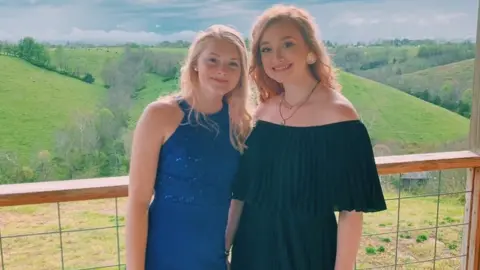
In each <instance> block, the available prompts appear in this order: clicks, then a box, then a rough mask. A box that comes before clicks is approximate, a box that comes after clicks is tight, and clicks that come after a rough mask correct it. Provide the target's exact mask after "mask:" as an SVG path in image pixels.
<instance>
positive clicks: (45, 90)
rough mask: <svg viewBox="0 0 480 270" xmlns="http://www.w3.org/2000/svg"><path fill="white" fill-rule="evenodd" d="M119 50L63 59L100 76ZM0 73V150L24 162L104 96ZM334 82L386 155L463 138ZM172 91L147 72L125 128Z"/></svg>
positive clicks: (453, 124)
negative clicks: (74, 116) (13, 153)
mask: <svg viewBox="0 0 480 270" xmlns="http://www.w3.org/2000/svg"><path fill="white" fill-rule="evenodd" d="M107 50H108V52H107ZM172 51H174V52H175V53H182V52H185V50H184V49H172ZM120 52H121V49H120V48H108V49H106V48H103V49H100V48H99V49H97V48H95V49H90V50H88V49H75V50H69V51H68V54H66V55H69V57H70V59H71V61H72V63H76V64H80V63H85V65H88V66H89V68H91V69H92V70H95V72H101V65H102V63H105V61H107V60H108V59H109V58H112V57H118V56H119V55H120V54H119V53H120ZM0 74H1V76H2V78H6V79H5V82H2V84H1V85H0V97H1V98H0V105H1V106H0V108H1V109H0V110H2V112H5V113H3V114H2V115H5V117H3V118H0V124H1V126H2V127H5V128H2V129H1V131H0V137H1V138H2V145H0V149H3V150H5V149H6V150H12V151H16V152H17V153H18V154H19V156H20V157H21V159H22V160H24V161H25V160H28V159H29V158H30V157H31V155H34V154H35V153H36V152H37V151H38V150H43V149H50V147H51V146H52V141H53V139H54V137H53V134H54V132H55V130H57V129H58V128H59V127H61V126H62V125H63V124H64V123H66V121H69V120H70V116H71V114H72V113H74V112H75V111H76V110H80V109H81V110H85V109H88V108H92V107H93V106H94V104H95V103H96V101H98V100H99V98H100V97H101V96H102V95H103V94H104V92H105V90H104V89H103V88H102V87H100V85H88V84H86V83H83V82H80V81H78V80H75V79H72V78H67V77H63V76H61V75H58V74H56V73H54V72H48V71H45V70H42V69H40V68H37V67H34V66H32V65H30V64H28V63H26V62H24V61H22V60H19V59H15V58H9V57H6V56H1V57H0ZM340 79H341V82H342V84H343V88H344V90H343V91H344V93H345V94H346V95H347V97H348V98H350V99H351V100H352V102H353V103H354V105H355V106H356V107H357V109H358V111H359V112H360V114H361V116H362V118H363V119H364V121H365V122H366V124H367V125H368V127H369V129H370V131H371V133H372V137H373V138H374V140H375V142H376V143H378V144H384V145H387V146H388V147H389V148H390V149H391V153H400V152H402V153H403V152H417V153H418V152H425V151H432V150H435V149H436V147H437V146H439V145H442V144H445V143H448V142H452V141H458V140H462V139H463V138H464V137H465V136H466V134H467V130H468V120H467V119H465V118H463V117H460V116H458V115H456V114H454V113H451V112H449V111H447V110H444V109H442V108H439V107H436V106H433V105H431V104H429V103H426V102H423V101H421V100H419V99H416V98H413V97H411V96H409V95H407V94H404V93H402V92H400V91H398V90H396V89H393V88H390V87H388V86H386V85H382V84H379V83H376V82H373V81H370V80H367V79H364V78H361V77H358V76H355V75H351V74H348V73H342V74H341V76H340ZM176 89H178V87H177V85H176V82H175V81H169V82H163V81H162V78H160V77H158V76H156V75H152V74H148V75H147V87H146V88H144V89H143V90H141V92H140V93H139V95H138V97H137V99H136V100H135V103H134V106H133V108H132V114H131V123H130V126H131V127H133V126H134V124H135V121H136V120H137V119H138V116H139V115H140V113H141V112H142V111H143V108H144V107H145V105H146V104H148V103H149V102H151V101H152V100H154V99H156V98H157V97H158V96H160V95H162V94H165V93H168V92H171V91H174V90H176ZM438 123H442V125H438Z"/></svg>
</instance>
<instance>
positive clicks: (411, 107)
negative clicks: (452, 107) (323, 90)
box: [340, 73, 469, 153]
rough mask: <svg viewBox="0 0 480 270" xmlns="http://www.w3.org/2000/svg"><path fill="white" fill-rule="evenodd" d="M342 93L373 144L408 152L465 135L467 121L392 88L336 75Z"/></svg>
mask: <svg viewBox="0 0 480 270" xmlns="http://www.w3.org/2000/svg"><path fill="white" fill-rule="evenodd" d="M340 80H341V83H342V84H343V93H344V94H345V95H346V96H347V97H348V98H349V99H350V100H351V101H352V103H353V104H354V105H355V107H356V108H357V110H358V111H359V113H360V114H361V117H362V119H363V120H364V122H365V123H366V125H367V127H368V128H369V130H370V132H371V135H372V137H373V139H374V141H375V142H376V143H382V144H387V145H392V144H394V145H396V146H399V147H401V148H404V149H406V151H409V152H417V153H418V152H421V151H422V152H423V151H425V147H435V146H441V145H443V144H445V143H448V142H454V141H457V140H460V139H462V138H463V137H464V136H466V135H467V134H468V128H469V126H468V123H469V122H468V120H467V119H466V118H464V117H462V116H460V115H458V114H455V113H453V112H450V111H448V110H446V109H443V108H440V107H438V106H435V105H433V104H430V103H427V102H425V101H423V100H420V99H417V98H414V97H412V96H410V95H408V94H406V93H403V92H401V91H399V90H397V89H395V88H392V87H389V86H386V85H383V84H380V83H377V82H374V81H371V80H368V79H365V78H362V77H358V76H356V75H353V74H349V73H342V74H341V76H340Z"/></svg>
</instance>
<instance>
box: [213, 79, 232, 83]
mask: <svg viewBox="0 0 480 270" xmlns="http://www.w3.org/2000/svg"><path fill="white" fill-rule="evenodd" d="M211 79H212V80H214V81H216V82H218V83H227V82H228V80H225V79H219V78H211Z"/></svg>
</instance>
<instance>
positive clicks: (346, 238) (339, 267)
mask: <svg viewBox="0 0 480 270" xmlns="http://www.w3.org/2000/svg"><path fill="white" fill-rule="evenodd" d="M362 225H363V213H361V212H354V211H353V212H348V211H341V212H340V214H339V218H338V232H337V258H336V261H335V270H353V269H354V267H355V261H356V257H357V252H358V248H359V246H360V240H361V237H362Z"/></svg>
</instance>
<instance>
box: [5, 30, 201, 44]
mask: <svg viewBox="0 0 480 270" xmlns="http://www.w3.org/2000/svg"><path fill="white" fill-rule="evenodd" d="M195 34H196V32H193V31H181V32H178V33H174V34H170V35H160V34H157V33H154V32H146V31H139V32H129V31H123V30H111V31H105V30H83V29H79V28H73V29H72V30H71V31H70V32H69V33H67V34H59V33H57V32H55V31H47V32H44V33H41V34H40V33H38V34H36V35H35V34H33V35H31V36H32V37H33V38H35V39H37V40H41V41H50V42H66V41H70V42H85V43H100V44H117V43H124V42H135V43H144V44H155V43H159V42H162V41H165V40H188V41H190V40H192V39H193V37H194V36H195ZM20 38H21V36H19V35H17V36H14V35H11V34H9V33H6V32H3V31H0V40H11V41H16V40H18V39H20Z"/></svg>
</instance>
